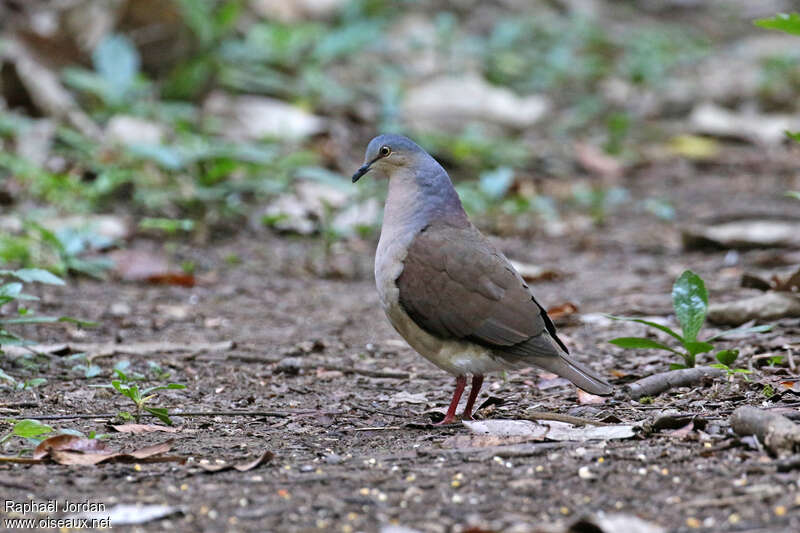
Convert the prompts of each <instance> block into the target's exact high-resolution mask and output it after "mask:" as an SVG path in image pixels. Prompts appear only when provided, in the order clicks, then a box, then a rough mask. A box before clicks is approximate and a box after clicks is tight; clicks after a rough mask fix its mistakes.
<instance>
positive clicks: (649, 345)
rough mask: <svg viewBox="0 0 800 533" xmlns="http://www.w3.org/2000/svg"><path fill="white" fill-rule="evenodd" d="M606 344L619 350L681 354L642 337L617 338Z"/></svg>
mask: <svg viewBox="0 0 800 533" xmlns="http://www.w3.org/2000/svg"><path fill="white" fill-rule="evenodd" d="M608 342H610V343H611V344H615V345H617V346H619V347H620V348H642V349H654V350H667V351H669V352H672V353H677V354H681V353H680V352H679V351H677V350H674V349H672V348H670V347H669V346H667V345H666V344H661V343H660V342H658V341H654V340H652V339H645V338H643V337H617V338H616V339H611V340H610V341H608ZM681 355H683V354H681Z"/></svg>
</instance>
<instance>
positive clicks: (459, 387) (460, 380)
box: [436, 376, 467, 426]
mask: <svg viewBox="0 0 800 533" xmlns="http://www.w3.org/2000/svg"><path fill="white" fill-rule="evenodd" d="M466 386H467V377H466V376H458V377H456V390H455V392H454V393H453V399H452V400H451V401H450V407H448V408H447V414H446V415H445V417H444V420H442V421H441V422H439V423H438V424H436V425H437V426H445V425H447V424H450V423H451V422H453V420H455V418H456V408H458V401H459V400H460V399H461V393H462V392H464V387H466Z"/></svg>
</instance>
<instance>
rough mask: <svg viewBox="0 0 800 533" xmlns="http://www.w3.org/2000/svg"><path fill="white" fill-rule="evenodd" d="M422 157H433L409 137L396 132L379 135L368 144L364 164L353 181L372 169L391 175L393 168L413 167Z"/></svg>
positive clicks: (354, 175)
mask: <svg viewBox="0 0 800 533" xmlns="http://www.w3.org/2000/svg"><path fill="white" fill-rule="evenodd" d="M421 159H432V158H431V157H430V156H429V155H428V153H427V152H425V150H423V149H422V148H420V147H419V146H417V145H416V144H415V143H414V141H412V140H411V139H409V138H408V137H403V136H402V135H394V134H384V135H378V136H377V137H375V138H374V139H372V140H371V141H370V142H369V145H367V151H366V153H365V154H364V164H363V165H361V168H359V169H358V170H357V171H356V173H355V174H353V183H355V182H357V181H358V180H359V179H361V176H363V175H364V174H366V173H367V172H369V171H370V170H377V171H380V172H381V173H382V174H384V175H387V176H391V174H392V171H393V170H396V169H399V168H404V167H405V168H408V167H413V166H414V165H415V164H418V162H419V161H420V160H421Z"/></svg>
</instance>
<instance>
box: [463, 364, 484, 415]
mask: <svg viewBox="0 0 800 533" xmlns="http://www.w3.org/2000/svg"><path fill="white" fill-rule="evenodd" d="M482 386H483V376H482V375H480V374H475V375H473V376H472V388H471V389H470V390H469V398H468V399H467V406H466V407H464V414H463V415H462V416H461V418H462V419H464V420H472V408H473V407H474V406H475V399H476V398H477V397H478V393H479V392H480V391H481V387H482Z"/></svg>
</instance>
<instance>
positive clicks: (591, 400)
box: [578, 389, 606, 405]
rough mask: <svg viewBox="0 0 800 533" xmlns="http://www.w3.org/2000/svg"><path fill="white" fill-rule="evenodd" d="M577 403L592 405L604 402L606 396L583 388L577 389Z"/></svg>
mask: <svg viewBox="0 0 800 533" xmlns="http://www.w3.org/2000/svg"><path fill="white" fill-rule="evenodd" d="M578 403H580V404H582V405H592V404H601V403H606V398H605V397H603V396H597V395H594V394H590V393H588V392H586V391H585V390H583V389H578Z"/></svg>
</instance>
